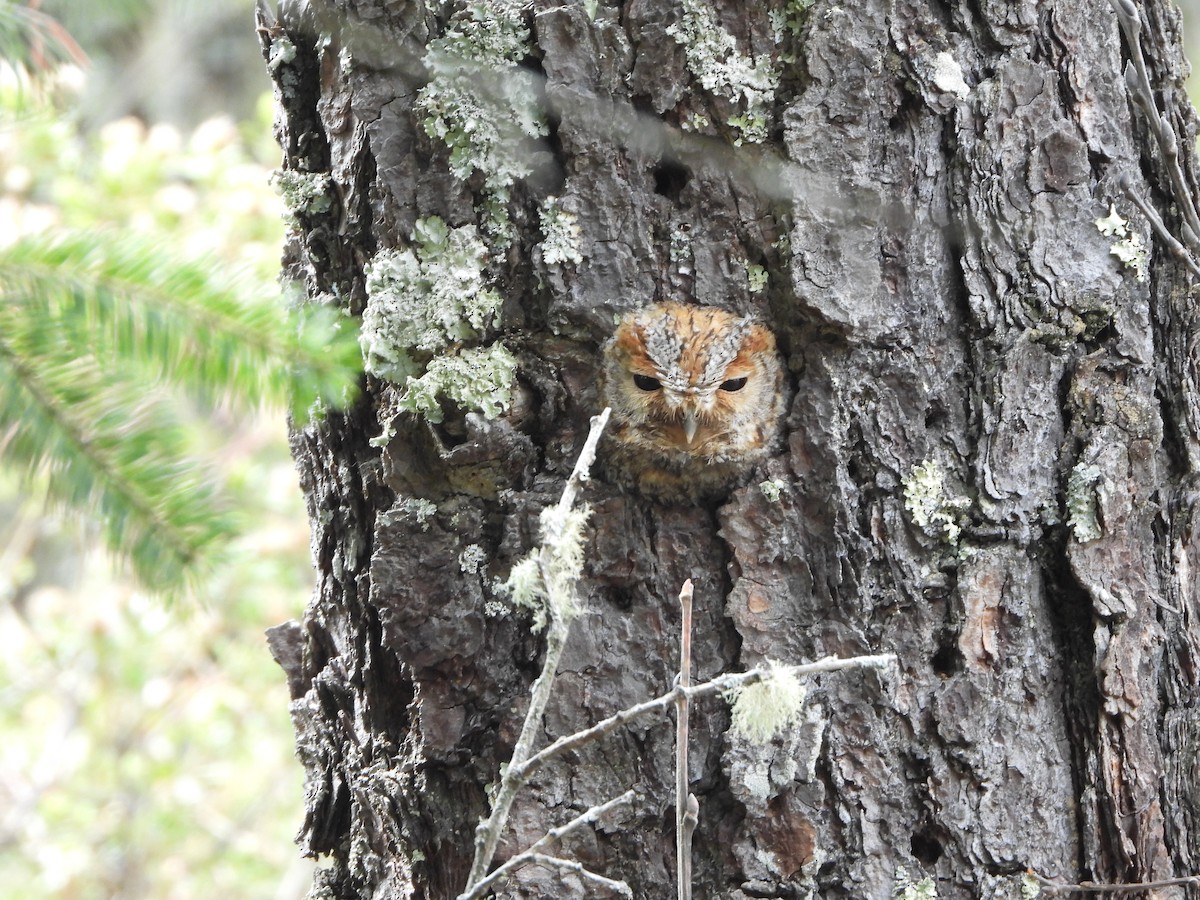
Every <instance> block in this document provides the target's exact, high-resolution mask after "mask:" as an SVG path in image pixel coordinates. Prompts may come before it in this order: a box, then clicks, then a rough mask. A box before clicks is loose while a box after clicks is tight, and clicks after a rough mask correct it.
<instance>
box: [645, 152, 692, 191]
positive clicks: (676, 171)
mask: <svg viewBox="0 0 1200 900" xmlns="http://www.w3.org/2000/svg"><path fill="white" fill-rule="evenodd" d="M691 179H692V170H691V169H689V168H688V167H687V166H685V165H683V164H682V163H677V162H674V161H673V160H669V159H664V160H662V161H660V162H659V164H658V165H657V166H655V167H654V193H656V194H661V195H662V196H664V197H666V198H667V199H668V200H678V199H679V195H680V194H682V193H683V189H684V188H685V187H687V183H688V182H689V181H691Z"/></svg>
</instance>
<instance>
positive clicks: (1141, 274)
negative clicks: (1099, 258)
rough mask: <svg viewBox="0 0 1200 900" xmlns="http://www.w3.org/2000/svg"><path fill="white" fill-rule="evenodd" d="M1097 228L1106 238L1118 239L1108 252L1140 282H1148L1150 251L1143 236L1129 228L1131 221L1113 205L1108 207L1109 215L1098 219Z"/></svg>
mask: <svg viewBox="0 0 1200 900" xmlns="http://www.w3.org/2000/svg"><path fill="white" fill-rule="evenodd" d="M1096 228H1097V229H1098V230H1099V231H1100V233H1101V234H1103V235H1104V236H1105V237H1111V238H1116V240H1115V241H1113V244H1112V246H1111V247H1110V248H1109V250H1108V252H1109V253H1111V254H1112V255H1113V256H1115V257H1116V258H1117V259H1119V260H1120V261H1121V264H1122V265H1123V266H1125V268H1127V269H1132V270H1133V272H1134V275H1135V277H1136V278H1137V280H1138V281H1145V280H1146V268H1147V266H1149V264H1150V251H1149V249H1148V248H1147V247H1146V245H1145V243H1143V241H1142V236H1141V235H1140V234H1138V233H1137V232H1136V231H1133V230H1132V229H1130V228H1129V221H1128V220H1127V219H1124V218H1122V217H1121V216H1120V215H1119V214H1118V213H1117V209H1116V207H1115V206H1114V205H1113V204H1111V203H1110V204H1109V206H1108V215H1107V216H1104V217H1102V218H1099V219H1096Z"/></svg>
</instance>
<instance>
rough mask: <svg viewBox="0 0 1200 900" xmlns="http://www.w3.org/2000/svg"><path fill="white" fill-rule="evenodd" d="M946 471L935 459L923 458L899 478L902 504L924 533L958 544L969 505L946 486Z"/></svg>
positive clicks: (965, 499) (967, 500)
mask: <svg viewBox="0 0 1200 900" xmlns="http://www.w3.org/2000/svg"><path fill="white" fill-rule="evenodd" d="M945 482H946V473H945V470H943V469H942V467H941V465H939V464H938V463H937V461H936V460H932V459H929V460H926V461H925V462H923V463H921V464H920V465H918V466H913V468H912V471H910V472H909V474H908V475H907V476H906V477H905V478H903V479H901V484H902V485H903V486H904V506H905V508H907V509H908V512H909V515H911V516H912V520H913V524H915V525H916V526H917V527H918V528H920V529H921V530H922V531H923V532H925V534H927V535H929V536H930V537H932V538H937V539H939V540H941V541H944V542H946V543H947V544H957V543H958V538H959V535H960V534H961V533H962V519H963V515H964V514H965V512H966V510H967V508H968V507H970V505H971V501H970V499H968V498H967V497H961V496H955V495H952V494H950V493H948V491H947V489H946V483H945Z"/></svg>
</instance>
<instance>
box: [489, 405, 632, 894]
mask: <svg viewBox="0 0 1200 900" xmlns="http://www.w3.org/2000/svg"><path fill="white" fill-rule="evenodd" d="M610 412H611V411H610V410H609V409H608V408H605V410H604V412H602V413H600V415H598V416H593V417H592V427H591V430H590V431H589V432H588V436H587V440H586V441H585V442H584V444H583V450H581V451H580V453H579V459H578V460H577V461H576V462H575V468H574V469H573V470H572V472H571V477H570V478H568V479H567V483H566V486H565V487H564V488H563V493H562V498H561V499H560V500H559V501H558V506H557V508H556V513H557V514H556V515H555V516H553V517H550V518H549V519H548V520H546V521H548V522H549V525H548V528H558V527H561V526H562V524H563V522H564V521H565V520H566V517H567V514H568V513H569V512H570V511H571V509H572V507H573V506H574V505H575V498H576V496H577V495H578V493H579V490H580V488H581V487H582V486H583V484H584V482H586V481H587V479H588V470H589V469H590V468H591V465H592V463H593V462H594V461H595V459H596V446H597V444H598V443H599V441H600V433H601V432H602V431H603V430H604V426H605V425H607V424H608V417H609V414H610ZM557 537H558V535H552V534H546V535H543V538H542V550H541V553H540V554H539V556H538V565H539V568H540V569H541V573H542V581H543V584H544V585H545V587H546V589H547V591H551V590H553V587H552V583H551V582H552V581H553V579H550V578H549V577H547V576H548V574H549V572H550V569H551V568H552V567H553V565H554V563H555V560H554V552H553V550H552V549H551V548H552V547H554V546H556V545H557V544H558V541H557V540H556V538H557ZM571 590H572V591H573V588H572V589H571ZM546 606H547V608H548V610H549V619H550V624H549V626H548V628H547V631H546V658H545V660H544V661H543V663H542V671H541V673H540V674H539V675H538V677H537V680H536V681H535V682H534V683H533V688H532V691H531V694H530V698H529V710H528V712H526V714H525V721H524V723H523V724H522V726H521V734H520V736H519V737H518V738H517V743H516V746H514V747H513V754H512V759H511V760H510V761H509V766H508V769H507V770H506V772H505V774H504V777H503V778H502V779H501V781H500V789H499V790H498V791H497V792H496V800H495V802H494V803H493V805H492V813H491V815H490V816H488V817H487V819H486V820H485V821H483V822H481V823H479V826H478V827H477V828H476V829H475V858H474V860H473V861H472V862H471V872H470V874H469V875H468V876H467V887H466V889H467V890H470V889H471V888H473V887H474V886H475V885H476V884H478V883H479V882H480V881H481V880H482V879H483V877H484V876H485V875H486V874H487V870H488V866H490V865H491V864H492V859H493V857H495V855H496V845H497V844H498V843H499V842H500V833H501V832H502V831H503V830H504V826H505V825H506V824H507V822H508V814H509V812H511V811H512V805H513V801H514V800H515V799H516V796H517V791H518V790H520V788H521V786H522V785H523V784H524V783H525V780H526V779H522V778H520V777H517V776H516V775H515V773H519V772H520V771H521V770H522V764H523V763H524V762H525V760H526V759H528V758H529V755H530V753H532V751H533V745H534V741H535V740H536V739H537V735H538V732H539V731H541V727H542V714H543V713H544V712H545V711H546V704H547V703H549V701H550V692H551V690H552V689H553V687H554V674H555V673H556V672H557V671H558V662H559V659H560V658H561V657H562V651H563V647H565V646H566V643H567V634H568V633H569V631H570V628H571V625H570V621H569V620H568V619H567V618H565V617H564V616H563V615H561V612H560V611H561V610H563V609H566V608H568V607H570V606H574V604H573V603H572V602H570V601H569V600H568V599H567V598H555V597H548V598H547V601H546Z"/></svg>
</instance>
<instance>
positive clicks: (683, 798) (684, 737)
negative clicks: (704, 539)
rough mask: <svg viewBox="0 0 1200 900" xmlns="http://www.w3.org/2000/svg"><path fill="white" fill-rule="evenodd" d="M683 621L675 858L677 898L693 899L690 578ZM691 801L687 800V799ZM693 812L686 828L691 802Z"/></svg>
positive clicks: (677, 716) (677, 711) (682, 593)
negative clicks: (690, 787) (690, 760)
mask: <svg viewBox="0 0 1200 900" xmlns="http://www.w3.org/2000/svg"><path fill="white" fill-rule="evenodd" d="M679 606H680V609H681V611H682V614H683V615H682V619H683V624H682V626H681V629H680V635H679V687H681V688H683V691H682V692H680V693H679V694H678V696H677V697H676V698H675V858H676V869H677V877H678V879H679V900H691V898H692V831H694V830H695V827H696V826H695V822H696V819H697V818H698V817H699V802H698V801H697V800H696V798H695V797H694V796H692V795H691V794H689V793H688V740H689V738H688V712H689V710H688V695H687V689H688V688H690V687H691V686H692V579H690V578H689V579H688V580H687V581H685V582H684V583H683V589H682V590H681V591H680V592H679ZM689 801H690V802H689ZM692 803H695V804H696V806H697V810H696V815H695V816H693V817H692V824H691V827H688V824H687V817H688V813H690V812H691V804H692Z"/></svg>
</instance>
